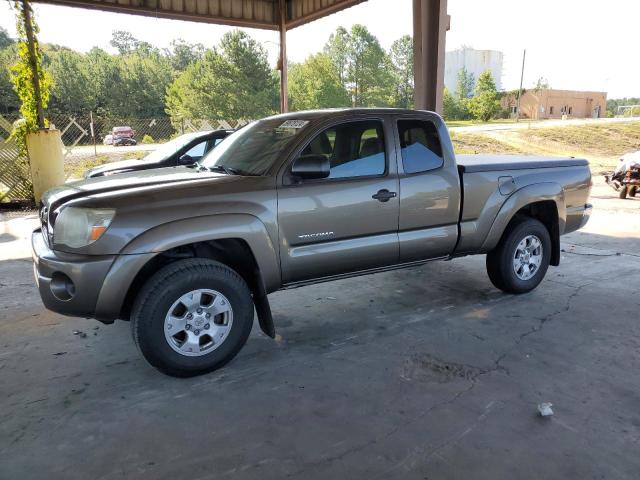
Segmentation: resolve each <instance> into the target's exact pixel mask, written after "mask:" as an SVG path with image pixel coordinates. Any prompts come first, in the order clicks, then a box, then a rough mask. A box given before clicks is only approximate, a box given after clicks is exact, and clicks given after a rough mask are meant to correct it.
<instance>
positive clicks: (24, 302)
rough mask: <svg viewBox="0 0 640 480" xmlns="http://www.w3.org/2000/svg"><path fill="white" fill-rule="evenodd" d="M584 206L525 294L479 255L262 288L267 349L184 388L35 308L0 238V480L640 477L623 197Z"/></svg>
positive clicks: (630, 229)
mask: <svg viewBox="0 0 640 480" xmlns="http://www.w3.org/2000/svg"><path fill="white" fill-rule="evenodd" d="M593 202H594V204H595V206H596V213H595V214H594V218H593V221H592V222H591V223H590V224H589V225H588V226H587V228H585V230H584V231H582V232H579V233H575V234H572V235H569V236H567V237H564V238H563V240H564V243H563V247H564V249H565V253H564V254H563V256H562V257H563V258H562V265H561V266H560V267H559V268H552V269H550V271H549V274H548V276H547V279H546V280H545V281H544V282H543V284H542V285H541V286H540V287H539V288H538V289H537V290H536V291H534V292H532V293H531V294H528V295H524V296H509V295H504V294H502V293H500V292H499V291H497V290H496V289H494V288H493V287H492V286H491V284H490V283H489V281H488V279H487V277H486V275H485V271H484V257H470V258H463V259H457V260H455V261H452V262H436V263H432V264H430V265H427V266H425V267H421V268H416V269H411V270H402V271H396V272H391V273H384V274H378V275H372V276H368V277H362V278H356V279H350V280H344V281H339V282H335V283H330V284H324V285H320V286H312V287H307V288H303V289H299V290H295V291H288V292H281V293H277V294H275V295H273V296H272V306H273V309H274V315H275V318H276V325H277V329H278V333H279V335H280V336H279V339H278V341H273V340H270V339H268V338H266V337H265V336H263V335H262V334H260V333H259V332H258V331H257V330H254V332H253V333H252V336H251V338H250V339H249V342H248V343H247V345H246V347H245V348H244V350H243V351H242V352H241V353H240V354H239V356H238V357H237V358H236V359H235V360H234V361H233V362H232V363H231V364H229V365H228V366H227V367H225V368H224V369H222V370H220V371H218V372H215V373H213V374H210V375H206V376H203V377H199V378H194V379H189V380H179V379H174V378H170V377H166V376H164V375H162V374H160V373H158V372H156V371H155V370H153V369H152V368H151V367H149V366H148V365H147V364H146V363H145V362H144V360H142V359H141V357H140V355H139V354H138V352H137V351H136V349H135V347H134V345H133V343H132V341H131V337H130V332H129V325H128V324H127V323H124V322H118V323H116V324H115V325H112V326H104V325H101V324H99V323H97V322H94V321H89V320H83V319H71V318H64V317H61V316H59V315H56V314H53V313H50V312H46V311H44V310H43V308H42V306H41V304H40V300H39V297H38V294H37V292H36V289H35V288H34V285H33V280H32V272H31V263H30V261H29V260H28V259H23V258H16V257H21V256H22V255H24V252H25V251H26V244H25V242H24V240H23V239H21V238H20V235H12V234H10V233H4V234H2V235H0V250H1V251H2V254H3V258H4V260H3V261H1V262H0V287H1V288H0V348H1V349H0V478H1V479H17V478H20V479H23V480H24V479H31V478H33V479H41V478H47V479H88V478H92V479H114V478H136V479H165V478H166V479H169V478H189V479H191V480H196V479H208V478H243V479H244V478H259V479H271V478H283V477H292V478H305V479H315V478H318V479H328V478H367V479H376V478H384V479H387V478H402V479H413V478H416V479H460V478H465V479H467V478H474V479H492V480H493V479H502V478H505V479H514V478H518V479H525V478H526V479H541V478H545V479H547V478H548V479H551V478H562V479H566V478H571V479H574V478H575V479H578V478H579V479H591V478H598V479H600V478H604V479H637V478H638V475H639V474H638V472H640V455H638V452H640V409H639V405H640V377H639V376H638V375H637V372H638V371H639V370H640V322H639V321H638V311H639V307H640V300H639V298H638V296H637V291H638V283H639V281H640V199H639V200H625V201H623V200H619V199H617V198H616V197H615V193H614V192H613V191H612V190H610V189H608V187H606V186H602V185H599V186H598V187H596V188H595V189H594V196H593ZM0 233H1V232H0ZM74 330H78V331H82V332H84V333H86V337H84V336H83V335H74ZM539 402H552V403H553V409H554V411H555V415H554V416H553V417H551V418H546V419H543V418H540V417H538V416H537V410H536V405H537V404H538V403H539Z"/></svg>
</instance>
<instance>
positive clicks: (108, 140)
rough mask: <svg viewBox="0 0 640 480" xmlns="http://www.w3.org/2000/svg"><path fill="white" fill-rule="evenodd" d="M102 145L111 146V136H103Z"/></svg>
mask: <svg viewBox="0 0 640 480" xmlns="http://www.w3.org/2000/svg"><path fill="white" fill-rule="evenodd" d="M102 143H103V144H104V145H113V135H111V134H109V135H105V136H104V139H103V140H102Z"/></svg>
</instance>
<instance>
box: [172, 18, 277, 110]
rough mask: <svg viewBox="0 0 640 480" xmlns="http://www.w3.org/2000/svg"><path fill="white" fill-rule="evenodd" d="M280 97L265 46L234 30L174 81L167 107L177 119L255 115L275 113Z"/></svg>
mask: <svg viewBox="0 0 640 480" xmlns="http://www.w3.org/2000/svg"><path fill="white" fill-rule="evenodd" d="M277 103H278V89H277V83H276V77H275V76H274V75H273V73H272V71H271V69H270V68H269V64H268V62H267V54H266V52H265V50H264V49H263V48H262V46H261V45H260V44H259V43H258V42H256V41H255V40H254V39H253V38H251V37H250V36H249V35H248V34H246V33H245V32H242V31H240V30H234V31H232V32H229V33H226V34H225V35H224V36H223V37H222V40H221V42H220V45H219V47H218V48H216V49H213V50H207V51H206V52H205V54H204V56H203V58H202V59H200V60H198V61H197V62H196V63H194V64H191V65H189V66H188V67H187V69H186V70H185V71H184V72H183V73H182V74H181V75H180V76H179V77H178V78H177V79H176V80H175V81H174V82H173V83H172V84H171V85H170V86H169V87H168V89H167V96H166V111H167V113H168V114H169V115H170V116H171V117H172V118H173V119H180V118H201V119H230V118H233V119H242V118H244V119H251V118H260V117H263V116H265V115H269V114H271V113H274V111H275V109H276V106H277Z"/></svg>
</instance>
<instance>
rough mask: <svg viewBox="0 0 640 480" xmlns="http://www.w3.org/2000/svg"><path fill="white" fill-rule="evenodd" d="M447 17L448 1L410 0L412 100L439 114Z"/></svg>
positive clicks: (419, 108)
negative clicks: (412, 62)
mask: <svg viewBox="0 0 640 480" xmlns="http://www.w3.org/2000/svg"><path fill="white" fill-rule="evenodd" d="M450 20H451V19H450V17H449V15H447V0H413V60H414V84H415V87H414V102H415V108H416V109H417V110H433V111H435V112H437V113H440V114H441V113H442V96H443V92H444V56H445V43H446V35H447V30H449V23H450Z"/></svg>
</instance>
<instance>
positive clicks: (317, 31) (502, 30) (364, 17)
mask: <svg viewBox="0 0 640 480" xmlns="http://www.w3.org/2000/svg"><path fill="white" fill-rule="evenodd" d="M390 6H392V8H389V7H390ZM34 9H35V12H36V18H37V21H38V23H39V25H40V36H39V39H40V41H41V42H43V43H56V44H59V45H64V46H67V47H70V48H73V49H75V50H79V51H88V50H90V49H91V48H92V47H93V46H99V47H102V48H105V49H107V50H110V51H113V49H111V47H110V46H109V40H110V39H111V32H112V31H113V30H128V31H130V32H132V33H133V34H134V36H135V37H136V38H138V39H140V40H144V41H147V42H149V43H152V44H154V45H157V46H159V47H167V46H168V45H169V43H170V42H171V40H173V39H176V38H182V39H184V40H186V41H188V42H192V43H196V42H199V43H202V44H204V45H205V46H208V47H212V46H214V45H215V44H216V43H217V42H218V41H219V40H220V38H221V37H222V35H223V34H224V33H225V32H227V31H229V30H231V27H225V26H221V25H211V24H204V23H195V22H183V21H176V20H164V19H157V18H149V17H141V16H134V15H124V14H117V13H108V12H98V11H95V10H83V9H79V8H70V7H60V6H52V5H41V4H36V5H35V6H34ZM448 12H449V14H450V15H451V29H450V31H449V32H448V33H447V40H446V42H447V43H446V49H447V50H453V49H455V48H460V47H461V46H469V47H473V48H476V49H488V50H499V51H502V52H503V53H504V64H503V76H502V84H503V87H504V88H505V89H507V90H511V89H515V88H518V84H519V82H520V68H521V62H522V52H523V50H524V49H526V50H527V57H526V64H525V74H524V86H525V88H526V87H531V86H533V85H534V84H535V83H536V80H537V79H538V78H540V77H545V78H546V79H548V81H549V84H550V86H551V87H552V88H558V89H567V90H597V91H607V92H608V93H609V98H620V97H632V96H635V97H640V62H638V61H637V57H638V44H639V43H640V41H639V40H638V30H639V29H640V24H639V23H638V21H639V20H640V0H608V1H606V2H603V1H601V0H449V2H448ZM14 22H15V19H14V15H13V11H12V10H11V6H10V2H8V1H7V0H0V27H4V28H5V29H7V30H8V31H9V33H10V34H11V35H12V36H15V24H14ZM355 23H361V24H364V25H366V26H367V28H369V30H370V31H371V32H372V33H373V34H375V35H376V36H377V37H378V39H379V40H380V43H381V44H382V46H383V47H385V48H387V49H388V48H389V47H390V46H391V43H392V42H393V41H394V40H396V39H397V38H399V37H401V36H402V35H407V34H408V35H411V34H412V1H411V0H368V1H367V2H365V3H363V4H360V5H357V6H355V7H352V8H349V9H347V10H343V11H342V12H339V13H336V14H334V15H330V16H329V17H326V18H324V19H321V20H318V21H316V22H313V23H311V24H307V25H304V26H302V27H298V28H296V29H294V30H291V31H290V32H288V34H287V38H288V41H287V53H288V56H289V60H290V61H294V62H300V61H303V60H304V59H305V58H306V57H307V56H308V55H310V54H312V53H315V52H317V51H320V50H321V49H322V47H323V45H324V44H325V42H326V41H327V39H328V38H329V35H330V34H331V32H333V31H334V30H335V29H336V28H337V27H338V26H340V25H342V26H344V27H347V28H350V27H351V25H353V24H355ZM247 31H248V32H249V33H250V34H251V35H252V36H253V37H254V38H256V39H257V40H258V41H260V42H262V43H263V46H264V47H265V49H267V51H268V53H269V60H270V62H271V63H272V65H275V63H276V59H277V56H278V53H277V50H278V34H277V32H271V31H261V30H255V29H247Z"/></svg>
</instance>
